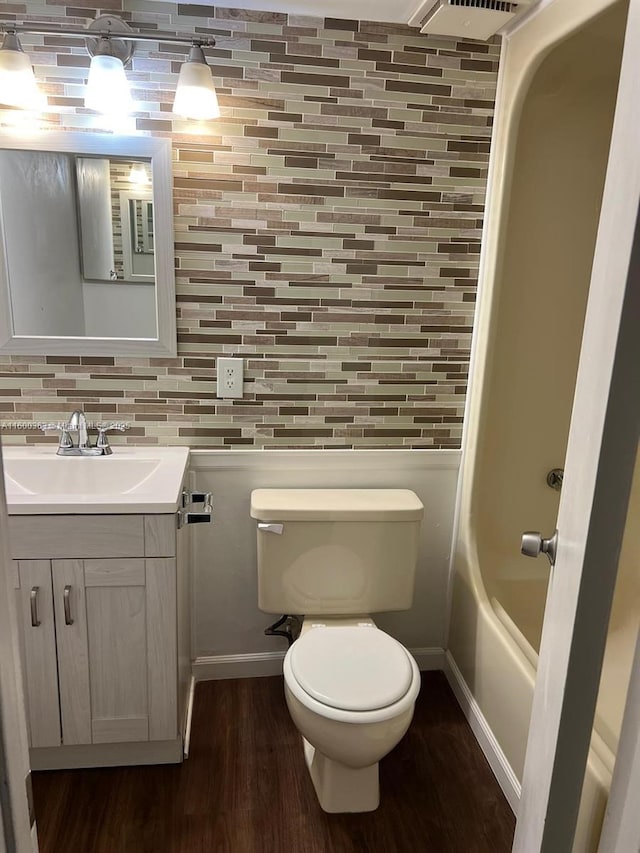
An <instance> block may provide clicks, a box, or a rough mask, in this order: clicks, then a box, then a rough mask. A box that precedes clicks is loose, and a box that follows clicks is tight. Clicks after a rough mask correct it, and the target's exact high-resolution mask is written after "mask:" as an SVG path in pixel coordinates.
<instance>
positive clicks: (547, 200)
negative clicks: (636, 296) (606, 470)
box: [448, 0, 633, 853]
mask: <svg viewBox="0 0 640 853" xmlns="http://www.w3.org/2000/svg"><path fill="white" fill-rule="evenodd" d="M625 14H626V10H625V8H624V4H614V3H612V2H609V0H589V2H585V3H580V4H570V3H568V4H562V3H549V4H541V5H540V7H539V9H537V10H536V12H535V13H533V14H532V15H531V17H530V18H529V20H528V21H527V23H526V24H525V25H523V26H522V27H521V28H518V29H517V30H516V31H514V33H513V35H512V36H511V37H510V38H508V39H507V41H506V43H505V47H504V50H503V60H502V64H501V81H500V86H499V94H498V109H497V116H496V128H495V135H494V142H493V149H492V166H491V172H490V178H489V186H490V189H489V210H488V215H487V224H486V229H485V235H484V244H483V257H482V262H481V275H480V280H481V288H480V294H479V309H478V316H477V322H476V329H475V338H474V350H473V359H472V371H471V376H472V380H471V386H470V397H469V401H468V407H467V414H466V422H465V423H466V426H465V430H466V432H465V437H464V440H463V454H464V456H463V466H462V472H461V485H460V491H459V498H458V508H457V517H458V521H457V525H456V540H455V554H454V559H453V569H452V576H451V579H452V584H451V600H452V613H451V624H450V630H449V637H448V647H449V652H450V661H451V663H452V666H451V669H450V677H452V678H453V681H454V683H457V684H458V695H459V696H460V695H461V696H462V699H463V706H464V705H465V703H466V710H467V713H468V715H469V716H470V718H471V719H475V721H476V732H477V736H478V738H479V740H480V742H481V743H482V744H483V748H485V752H486V754H487V755H488V757H489V759H490V761H491V762H492V766H493V767H494V772H496V775H497V776H498V778H499V779H500V781H501V784H502V785H503V789H504V790H505V793H507V794H508V796H509V798H510V801H512V799H514V798H515V795H516V793H517V787H516V784H515V782H516V781H517V780H518V779H519V778H521V776H522V772H523V765H524V755H525V748H526V740H527V732H528V728H529V719H530V714H531V702H532V697H533V688H534V681H535V674H536V669H535V667H536V665H537V648H536V646H537V645H538V644H539V639H540V629H541V625H542V608H543V606H544V599H545V595H544V593H545V591H546V586H547V581H548V578H549V566H548V564H547V563H546V560H544V558H543V559H542V560H538V561H535V562H534V561H531V560H526V559H525V558H522V557H521V556H520V555H519V542H520V535H521V533H522V531H524V530H527V529H529V530H530V529H539V530H541V531H543V533H544V535H545V536H547V535H550V534H551V533H552V532H553V530H554V528H555V526H556V515H557V510H558V493H557V492H554V491H553V490H551V489H549V488H548V486H547V485H546V483H545V477H546V474H547V472H548V471H549V470H550V469H552V468H555V467H562V465H563V461H564V457H565V453H566V446H567V434H568V428H569V420H570V416H571V404H572V400H573V394H574V386H575V375H576V369H577V364H578V357H579V349H580V340H581V336H582V323H583V317H584V311H585V305H586V299H587V293H588V288H589V280H590V273H591V262H592V257H593V252H594V246H595V240H596V232H597V227H598V218H599V210H600V201H601V194H602V189H603V186H604V178H605V172H606V167H607V158H608V149H609V142H610V132H611V124H612V117H613V108H614V105H615V100H616V93H617V84H618V72H619V63H620V56H621V47H622V38H623V33H624V26H625ZM595 55H597V60H598V61H597V62H594V61H593V57H594V56H595ZM539 128H543V130H544V132H543V133H542V134H541V133H539ZM574 134H575V135H574ZM520 158H521V159H520ZM523 164H526V168H524V167H523ZM550 211H553V215H552V216H551V215H550ZM559 222H563V223H567V224H568V223H571V225H570V227H566V228H558V223H559ZM523 317H526V318H527V320H526V323H523V322H522V318H523ZM534 388H538V389H543V390H544V402H542V403H539V398H538V397H536V395H535V394H534V395H533V396H532V391H533V389H534ZM505 400H508V406H505ZM620 576H621V579H623V580H624V577H625V570H624V567H623V565H621V575H620ZM623 586H624V583H623ZM626 588H627V593H624V591H622V594H621V596H620V602H619V607H618V608H617V610H616V606H615V605H614V613H616V612H617V614H618V617H619V619H622V621H623V622H624V621H625V619H626V617H628V616H629V608H628V602H629V601H630V600H632V598H633V597H632V596H631V595H629V593H628V588H629V584H628V583H627V584H626ZM621 590H622V587H621ZM625 605H626V609H625ZM536 607H537V608H538V609H537V612H534V611H535V609H536ZM623 611H625V614H626V616H625V617H624V618H623ZM627 621H628V619H627ZM621 627H622V626H621ZM626 633H627V631H626V630H623V631H621V632H620V631H619V632H617V637H616V638H615V639H614V641H613V645H610V649H609V651H608V652H607V656H608V658H609V660H610V661H611V662H614V661H615V662H617V664H618V666H617V673H616V675H615V678H614V679H613V680H615V681H616V683H622V685H623V687H622V689H623V690H624V685H625V684H626V681H625V676H624V673H623V670H624V669H625V668H627V669H628V665H627V663H624V664H623V665H622V666H620V663H621V662H622V661H623V660H624V659H625V655H624V654H622V655H621V654H619V653H617V652H616V653H615V654H614V646H615V644H616V642H618V646H619V640H620V637H621V636H622V635H623V634H625V635H626ZM626 658H627V659H628V662H629V665H630V655H626ZM453 664H455V667H456V669H454V668H453ZM612 672H613V670H608V669H607V667H606V665H605V671H604V673H603V678H604V682H606V683H607V685H608V686H607V689H606V691H604V692H603V693H602V694H601V695H602V699H601V702H600V704H599V710H598V713H599V714H600V720H601V722H604V720H605V717H607V718H608V719H610V720H611V719H613V717H612V715H611V713H610V711H611V708H610V706H611V704H612V703H611V698H612V696H613V695H614V694H616V693H619V692H620V691H615V690H612V689H611V684H612V680H611V676H612ZM607 673H609V674H607ZM604 682H603V683H604ZM463 685H466V686H467V691H468V693H467V691H465V690H464V687H463ZM605 692H606V695H605ZM614 704H615V703H614ZM607 709H608V710H607ZM613 716H615V714H614V715H613ZM596 726H597V729H598V730H597V731H596V732H594V734H593V737H592V742H591V745H592V749H591V752H590V756H589V763H588V770H587V775H586V778H585V785H584V789H583V799H582V809H581V817H580V821H579V828H578V833H577V835H576V839H575V846H574V850H575V851H579V853H585V851H593V850H595V849H596V846H597V839H598V833H599V825H600V822H601V819H602V813H603V810H604V804H605V801H606V791H607V788H608V784H609V779H610V772H611V768H612V765H613V753H612V751H611V748H610V747H609V746H608V745H607V741H609V742H614V741H615V738H614V741H612V740H611V738H610V737H609V734H610V732H611V730H612V726H611V724H610V723H607V724H606V726H602V727H601V726H600V723H597V724H596ZM613 728H615V725H614V726H613ZM607 732H609V734H607ZM509 770H511V772H509ZM509 790H510V791H511V794H509ZM531 849H533V847H532V848H531ZM536 849H537V848H536Z"/></svg>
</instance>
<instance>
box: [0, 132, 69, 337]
mask: <svg viewBox="0 0 640 853" xmlns="http://www.w3.org/2000/svg"><path fill="white" fill-rule="evenodd" d="M0 187H1V188H2V226H3V231H4V238H5V239H4V243H5V246H6V253H7V265H8V268H9V282H10V286H11V302H12V313H13V323H14V329H15V332H16V334H19V335H83V334H84V312H83V304H82V278H81V273H80V264H79V260H78V258H79V255H78V225H77V220H76V208H75V189H74V188H75V176H74V175H73V173H72V161H71V158H70V157H69V156H68V155H67V154H57V153H55V152H45V151H42V152H40V151H38V152H35V153H34V152H32V151H11V150H8V149H7V150H3V151H2V152H1V153H0ZM25 187H26V188H27V189H25Z"/></svg>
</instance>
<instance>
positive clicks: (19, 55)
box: [0, 15, 220, 119]
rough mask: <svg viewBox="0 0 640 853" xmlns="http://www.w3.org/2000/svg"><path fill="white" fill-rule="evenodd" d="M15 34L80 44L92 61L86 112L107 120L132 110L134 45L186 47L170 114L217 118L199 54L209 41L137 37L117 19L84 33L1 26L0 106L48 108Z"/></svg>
mask: <svg viewBox="0 0 640 853" xmlns="http://www.w3.org/2000/svg"><path fill="white" fill-rule="evenodd" d="M19 32H25V33H35V34H38V35H62V36H72V37H77V38H84V39H85V40H86V45H87V50H88V52H89V54H90V55H91V57H92V58H91V66H90V68H89V78H88V81H87V90H86V93H85V106H86V107H89V109H92V110H97V111H98V112H101V113H107V114H110V115H114V114H115V115H123V114H126V113H128V112H131V111H132V109H133V102H132V100H131V93H130V91H129V84H128V82H127V78H126V74H125V67H126V65H127V64H128V62H129V60H130V59H131V56H132V55H133V51H134V47H135V43H136V42H138V41H153V42H158V43H167V44H190V45H191V51H190V53H189V58H188V60H187V61H186V62H184V63H183V64H182V67H181V69H180V76H179V78H178V85H177V88H176V96H175V103H174V112H175V113H176V114H177V115H180V116H184V117H185V118H193V119H211V118H217V117H218V116H219V115H220V108H219V106H218V98H217V95H216V90H215V86H214V82H213V77H212V75H211V69H210V68H209V66H208V65H207V60H206V58H205V55H204V50H203V48H204V47H213V46H214V45H215V43H216V42H215V39H214V38H213V37H211V36H200V35H198V36H179V35H177V34H176V33H167V32H159V31H157V32H149V33H143V32H137V31H135V30H133V29H132V28H131V27H130V26H129V25H128V24H127V23H125V22H124V21H122V20H121V19H120V18H118V17H116V16H115V15H100V16H99V17H98V18H96V20H95V21H92V22H91V24H90V25H89V26H88V27H87V28H81V27H63V26H62V27H57V26H54V25H52V24H48V23H43V24H38V23H25V24H18V23H15V22H14V21H2V20H0V33H4V42H3V45H2V48H0V105H1V104H8V105H10V106H16V107H21V108H22V109H35V108H38V107H41V106H43V104H44V103H46V99H44V96H42V95H41V94H40V93H39V91H38V87H37V84H36V81H35V76H34V74H33V68H32V67H31V63H30V61H29V58H28V56H27V55H26V54H25V53H24V51H23V50H22V47H21V45H20V42H19V40H18V36H17V33H19ZM10 75H13V76H10Z"/></svg>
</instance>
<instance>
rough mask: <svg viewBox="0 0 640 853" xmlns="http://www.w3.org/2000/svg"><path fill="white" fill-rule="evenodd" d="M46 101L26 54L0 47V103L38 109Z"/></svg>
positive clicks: (44, 104) (24, 108)
mask: <svg viewBox="0 0 640 853" xmlns="http://www.w3.org/2000/svg"><path fill="white" fill-rule="evenodd" d="M5 38H6V37H5ZM46 103H47V99H46V97H45V96H44V94H43V93H42V92H41V91H40V90H39V89H38V84H37V83H36V78H35V75H34V73H33V68H32V67H31V62H30V60H29V57H28V56H27V54H26V53H24V52H23V51H22V50H14V49H12V48H7V47H3V48H2V49H0V104H4V105H7V106H10V107H19V108H20V109H23V110H38V109H42V108H43V107H45V106H46Z"/></svg>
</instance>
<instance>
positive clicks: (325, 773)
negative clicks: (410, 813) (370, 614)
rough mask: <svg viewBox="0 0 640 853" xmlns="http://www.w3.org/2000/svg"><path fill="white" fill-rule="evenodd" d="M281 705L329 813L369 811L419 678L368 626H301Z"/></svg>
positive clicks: (395, 647)
mask: <svg viewBox="0 0 640 853" xmlns="http://www.w3.org/2000/svg"><path fill="white" fill-rule="evenodd" d="M284 680H285V698H286V702H287V706H288V708H289V712H290V714H291V718H292V720H293V722H294V723H295V725H296V727H297V729H298V730H299V732H300V733H301V735H302V736H303V740H304V754H305V760H306V763H307V766H308V768H309V772H310V774H311V778H312V780H313V784H314V787H315V790H316V794H317V796H318V800H319V802H320V805H321V806H322V808H323V809H324V811H326V812H365V811H373V810H374V809H376V808H377V807H378V805H379V801H380V795H379V781H378V762H379V761H380V759H381V758H383V757H384V756H385V755H387V753H388V752H390V751H391V750H392V749H393V748H394V747H395V746H396V744H397V743H398V742H399V741H400V739H401V738H402V737H403V735H404V734H405V732H406V731H407V729H408V728H409V724H410V722H411V719H412V717H413V710H414V705H415V700H416V697H417V695H418V691H419V689H420V672H419V670H418V666H417V664H416V662H415V660H414V659H413V658H412V656H411V655H410V654H409V652H408V651H407V650H406V649H405V648H404V647H403V646H402V645H401V644H400V643H399V642H398V641H397V640H395V639H394V638H393V637H391V636H389V634H386V633H385V632H384V631H381V630H380V629H379V628H377V627H376V626H375V624H374V623H373V621H372V620H371V619H368V618H367V617H358V618H357V619H355V620H353V619H342V620H341V619H333V620H331V621H325V622H322V621H319V620H317V619H305V622H304V624H303V629H302V633H301V636H300V638H299V639H298V640H297V641H296V642H295V643H294V644H293V645H292V646H291V648H290V649H289V651H288V652H287V655H286V657H285V661H284Z"/></svg>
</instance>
